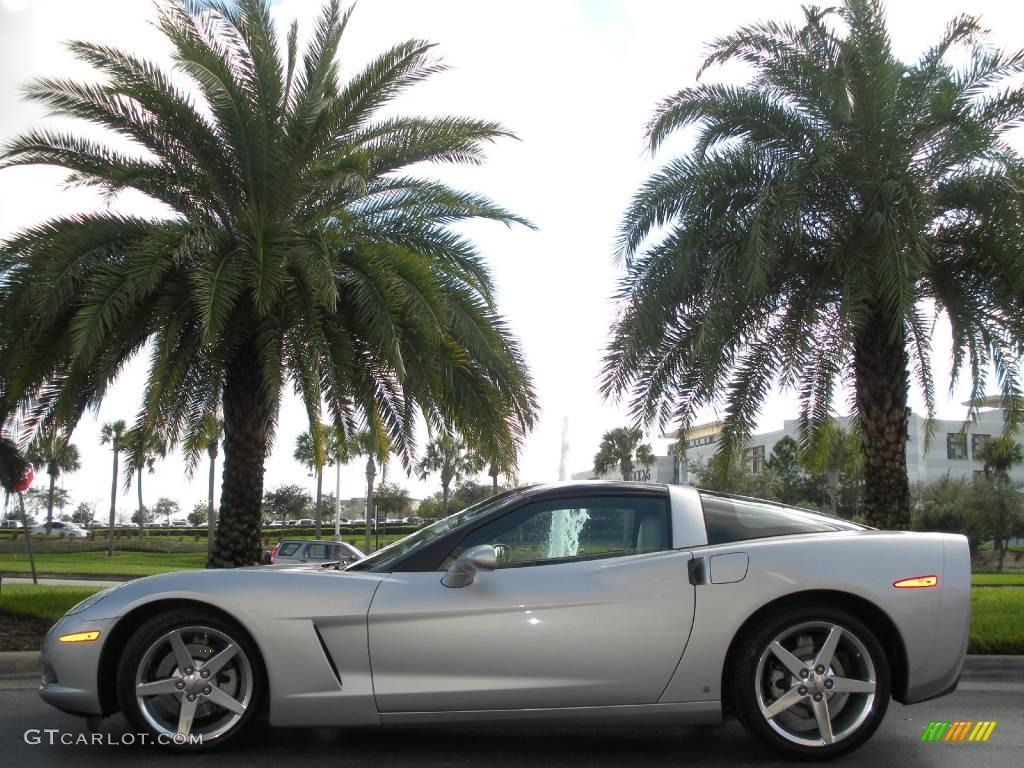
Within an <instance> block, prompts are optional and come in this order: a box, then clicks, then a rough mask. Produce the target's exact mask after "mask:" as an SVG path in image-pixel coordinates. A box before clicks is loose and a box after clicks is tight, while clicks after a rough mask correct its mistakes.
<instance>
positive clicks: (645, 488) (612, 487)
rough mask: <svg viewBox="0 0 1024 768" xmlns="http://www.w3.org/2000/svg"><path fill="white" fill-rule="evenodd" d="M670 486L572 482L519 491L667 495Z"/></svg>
mask: <svg viewBox="0 0 1024 768" xmlns="http://www.w3.org/2000/svg"><path fill="white" fill-rule="evenodd" d="M667 490H668V486H667V485H666V484H665V483H636V482H632V481H625V480H571V481H562V482H557V483H538V484H537V485H529V486H525V487H523V488H520V489H519V492H520V493H521V494H523V495H524V496H530V497H533V496H541V495H545V496H546V495H548V494H552V495H557V494H559V493H563V492H568V493H578V492H580V491H583V492H588V493H601V494H605V493H637V492H646V493H650V492H652V491H653V492H655V493H665V492H666V491H667Z"/></svg>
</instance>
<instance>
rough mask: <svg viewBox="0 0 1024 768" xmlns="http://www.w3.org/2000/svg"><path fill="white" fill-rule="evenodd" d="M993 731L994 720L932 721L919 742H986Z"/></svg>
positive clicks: (994, 727)
mask: <svg viewBox="0 0 1024 768" xmlns="http://www.w3.org/2000/svg"><path fill="white" fill-rule="evenodd" d="M995 729H996V721H995V720H980V721H978V722H977V723H976V722H974V721H972V720H954V721H952V722H950V721H949V720H932V721H931V722H930V723H928V727H927V728H925V729H924V733H922V734H921V741H988V737H989V736H991V735H992V731H994V730H995Z"/></svg>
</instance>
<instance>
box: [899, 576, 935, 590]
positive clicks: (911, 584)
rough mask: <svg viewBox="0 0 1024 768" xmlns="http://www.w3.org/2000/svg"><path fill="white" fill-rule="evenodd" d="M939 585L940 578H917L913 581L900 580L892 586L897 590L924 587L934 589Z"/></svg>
mask: <svg viewBox="0 0 1024 768" xmlns="http://www.w3.org/2000/svg"><path fill="white" fill-rule="evenodd" d="M938 583H939V577H938V576H915V577H914V578H912V579H900V580H899V581H894V582H893V583H892V585H893V586H894V587H896V588H897V589H921V588H922V587H934V586H937V585H938Z"/></svg>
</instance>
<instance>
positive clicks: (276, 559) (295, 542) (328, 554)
mask: <svg viewBox="0 0 1024 768" xmlns="http://www.w3.org/2000/svg"><path fill="white" fill-rule="evenodd" d="M363 557H365V555H364V554H363V553H362V552H361V551H360V550H359V549H357V548H356V547H353V546H352V545H351V544H346V543H345V542H343V541H304V540H302V539H283V540H282V541H279V542H278V543H277V544H275V545H274V546H273V547H271V548H270V549H268V550H267V551H266V552H264V553H263V562H264V563H265V564H266V565H278V564H280V563H342V564H347V563H354V562H355V561H356V560H362V559H363Z"/></svg>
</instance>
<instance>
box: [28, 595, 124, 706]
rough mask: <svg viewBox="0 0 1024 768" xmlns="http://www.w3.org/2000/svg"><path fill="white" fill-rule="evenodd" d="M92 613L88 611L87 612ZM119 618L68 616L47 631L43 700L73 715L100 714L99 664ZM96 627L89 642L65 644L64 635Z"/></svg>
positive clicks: (41, 693) (44, 649) (42, 683)
mask: <svg viewBox="0 0 1024 768" xmlns="http://www.w3.org/2000/svg"><path fill="white" fill-rule="evenodd" d="M86 613H88V611H86ZM115 622H116V619H98V620H97V619H84V618H82V617H80V616H78V615H74V616H65V617H63V618H62V619H61V620H60V621H58V622H57V623H56V624H54V625H53V627H52V628H51V629H50V631H49V632H48V633H47V634H46V639H45V640H44V641H43V650H42V653H41V661H42V667H43V677H42V681H41V683H40V685H39V695H40V696H41V697H42V699H43V701H45V702H46V703H47V704H50V705H52V706H54V707H56V708H57V709H60V710H62V711H64V712H69V713H71V714H73V715H84V716H89V715H100V714H102V707H101V705H100V693H99V666H100V653H101V652H102V650H103V644H104V642H106V639H107V637H108V636H109V634H110V630H111V628H112V627H113V626H114V623H115ZM92 630H96V631H98V632H99V633H100V636H99V638H97V639H96V640H93V641H89V642H78V643H62V642H60V640H59V638H60V636H61V635H66V634H71V633H73V632H87V631H92Z"/></svg>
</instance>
